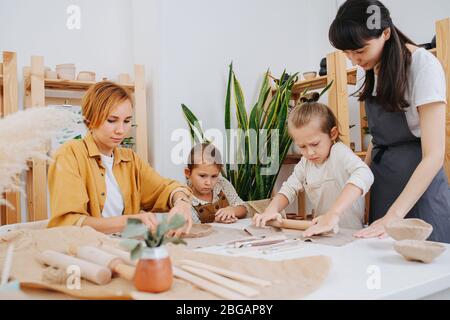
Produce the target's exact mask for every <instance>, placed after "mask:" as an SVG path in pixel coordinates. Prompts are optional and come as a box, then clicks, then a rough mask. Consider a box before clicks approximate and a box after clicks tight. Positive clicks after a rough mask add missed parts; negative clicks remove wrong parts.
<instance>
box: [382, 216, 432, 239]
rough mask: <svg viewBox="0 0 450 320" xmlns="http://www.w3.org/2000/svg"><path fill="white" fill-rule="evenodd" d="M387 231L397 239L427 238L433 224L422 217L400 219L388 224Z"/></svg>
mask: <svg viewBox="0 0 450 320" xmlns="http://www.w3.org/2000/svg"><path fill="white" fill-rule="evenodd" d="M385 229H386V233H387V234H388V235H389V236H390V237H391V238H393V239H395V240H419V241H423V240H426V239H427V238H428V237H429V236H430V234H431V232H433V226H432V225H431V224H429V223H426V222H425V221H423V220H420V219H399V220H395V221H392V222H390V223H389V224H388V225H387V226H386V228H385Z"/></svg>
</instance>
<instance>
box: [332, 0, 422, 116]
mask: <svg viewBox="0 0 450 320" xmlns="http://www.w3.org/2000/svg"><path fill="white" fill-rule="evenodd" d="M370 6H376V7H378V8H379V9H380V10H379V11H380V17H379V18H380V19H379V22H380V28H369V25H368V21H369V19H370V18H371V16H372V14H373V13H371V12H370V11H369V13H368V8H369V7H370ZM387 28H390V29H391V36H390V38H389V40H387V41H386V43H385V45H384V48H383V53H382V56H381V67H380V72H379V74H378V81H377V88H376V92H377V96H376V101H377V102H378V103H380V104H381V105H382V106H383V108H384V109H385V110H386V111H389V112H399V111H404V109H405V108H407V107H408V106H409V104H408V102H407V101H406V99H405V93H406V90H407V87H408V72H409V69H410V65H411V52H410V51H409V49H408V48H407V47H406V44H412V45H415V43H414V42H413V41H412V40H410V39H409V38H408V37H407V36H405V35H404V34H403V33H402V32H401V31H400V30H399V29H398V28H397V27H395V25H394V23H393V22H392V19H391V15H390V12H389V10H388V9H387V8H386V7H385V6H384V5H383V4H382V3H381V2H380V1H378V0H347V1H346V2H345V3H344V4H343V5H342V6H341V7H340V8H339V10H338V13H337V15H336V18H335V19H334V21H333V23H332V24H331V26H330V30H329V34H328V37H329V39H330V42H331V44H332V45H333V46H334V47H335V48H337V49H340V50H358V49H361V48H362V47H364V46H365V45H366V43H367V41H369V40H372V39H377V38H379V37H380V36H381V35H382V33H383V31H384V30H386V29H387ZM374 86H375V73H374V70H373V69H372V70H369V71H366V77H365V80H364V83H363V85H362V86H361V88H359V89H358V91H357V92H359V101H364V100H366V99H368V98H370V97H371V96H372V93H373V90H374Z"/></svg>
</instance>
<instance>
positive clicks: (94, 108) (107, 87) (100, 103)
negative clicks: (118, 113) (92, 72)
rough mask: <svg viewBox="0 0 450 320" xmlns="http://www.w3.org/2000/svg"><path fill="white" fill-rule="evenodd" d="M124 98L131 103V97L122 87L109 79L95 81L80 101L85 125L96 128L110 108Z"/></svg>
mask: <svg viewBox="0 0 450 320" xmlns="http://www.w3.org/2000/svg"><path fill="white" fill-rule="evenodd" d="M126 100H129V101H130V102H131V105H133V98H132V96H131V94H130V92H129V91H128V90H127V89H125V88H124V87H122V86H120V85H118V84H115V83H113V82H110V81H101V82H97V83H96V84H94V85H93V86H91V87H90V88H89V89H88V91H87V92H86V94H85V95H84V97H83V100H82V102H81V110H82V113H83V118H84V122H85V124H86V126H87V127H88V128H89V129H94V128H98V127H99V126H101V125H102V123H103V122H105V121H106V119H107V118H108V116H109V114H110V113H111V110H112V109H113V108H114V107H115V106H117V105H118V104H119V103H121V102H124V101H126Z"/></svg>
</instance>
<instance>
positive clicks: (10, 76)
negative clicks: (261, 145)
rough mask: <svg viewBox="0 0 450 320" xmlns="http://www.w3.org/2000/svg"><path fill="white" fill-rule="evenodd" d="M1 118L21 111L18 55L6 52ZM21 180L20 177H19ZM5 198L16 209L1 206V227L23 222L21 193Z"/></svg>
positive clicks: (0, 86) (0, 90) (0, 93)
mask: <svg viewBox="0 0 450 320" xmlns="http://www.w3.org/2000/svg"><path fill="white" fill-rule="evenodd" d="M0 65H1V66H0V118H1V117H4V116H6V115H8V114H11V113H14V112H17V111H18V110H19V100H18V82H17V54H16V53H15V52H10V51H4V52H3V63H1V64H0ZM18 179H19V177H18ZM4 198H5V199H6V200H7V201H8V202H9V203H10V204H11V205H12V206H13V207H14V208H11V207H6V206H0V225H4V224H12V223H19V222H21V207H20V193H19V192H6V193H5V194H4Z"/></svg>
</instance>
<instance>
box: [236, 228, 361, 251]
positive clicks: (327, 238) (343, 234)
mask: <svg viewBox="0 0 450 320" xmlns="http://www.w3.org/2000/svg"><path fill="white" fill-rule="evenodd" d="M244 230H246V232H247V234H252V235H254V236H256V237H261V236H265V237H268V236H274V235H280V234H284V235H286V236H287V238H288V239H294V238H297V239H300V240H302V241H304V242H312V243H317V244H323V245H327V246H333V247H342V246H345V245H347V244H349V243H351V242H353V241H356V240H358V239H357V238H355V237H353V234H354V233H355V232H356V230H351V229H342V228H340V229H339V232H338V233H337V234H333V233H329V234H325V235H319V236H312V237H307V238H305V237H303V236H302V232H303V231H299V230H291V229H280V228H274V227H263V228H259V227H256V226H253V225H251V226H248V227H245V228H244Z"/></svg>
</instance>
